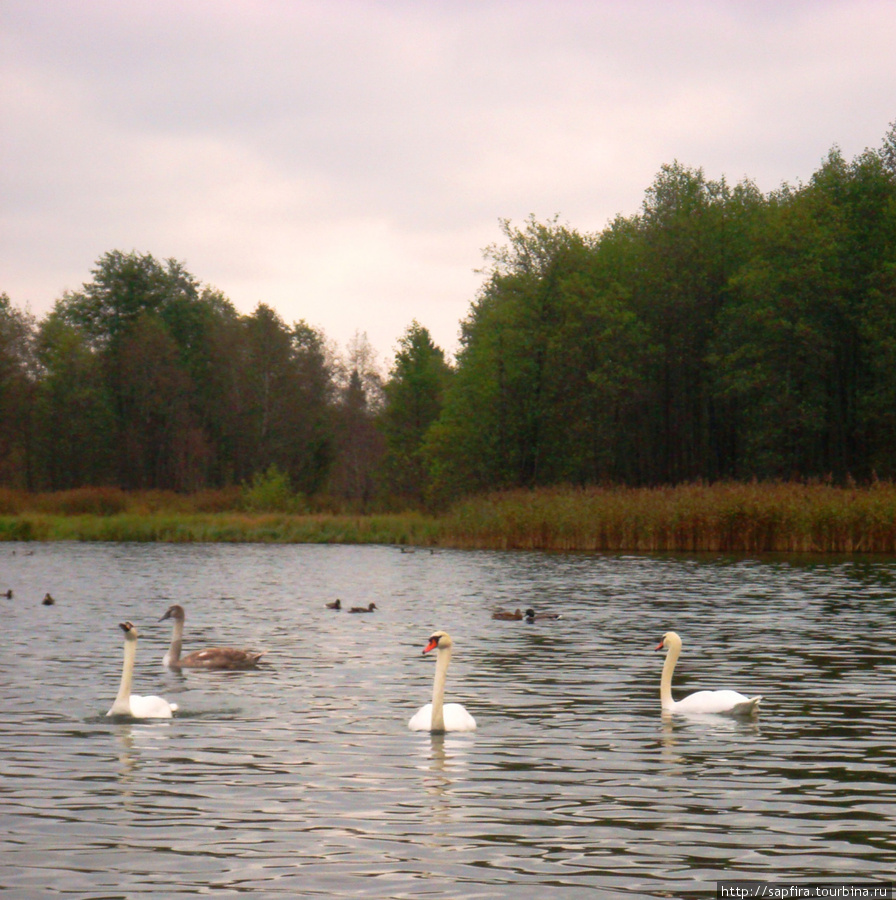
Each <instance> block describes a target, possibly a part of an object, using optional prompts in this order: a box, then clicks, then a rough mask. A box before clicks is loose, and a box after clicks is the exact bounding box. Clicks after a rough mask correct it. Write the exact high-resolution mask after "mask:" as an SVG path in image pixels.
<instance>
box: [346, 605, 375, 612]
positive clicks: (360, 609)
mask: <svg viewBox="0 0 896 900" xmlns="http://www.w3.org/2000/svg"><path fill="white" fill-rule="evenodd" d="M375 609H376V604H375V603H371V604H369V605H368V606H353V607H352V608H351V609H350V610H349V612H350V613H369V612H373V611H374V610H375Z"/></svg>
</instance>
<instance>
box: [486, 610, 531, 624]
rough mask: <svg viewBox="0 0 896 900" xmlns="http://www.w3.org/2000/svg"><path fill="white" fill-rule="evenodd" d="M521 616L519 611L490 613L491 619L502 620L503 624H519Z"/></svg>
mask: <svg viewBox="0 0 896 900" xmlns="http://www.w3.org/2000/svg"><path fill="white" fill-rule="evenodd" d="M522 617H523V614H522V612H521V611H520V610H516V611H515V612H508V611H507V610H506V609H499V610H496V611H495V612H493V613H492V618H493V619H502V620H503V621H505V622H519V620H520V619H522Z"/></svg>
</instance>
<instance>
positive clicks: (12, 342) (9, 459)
mask: <svg viewBox="0 0 896 900" xmlns="http://www.w3.org/2000/svg"><path fill="white" fill-rule="evenodd" d="M35 380H36V373H35V363H34V319H33V317H32V316H30V315H28V314H27V313H24V312H21V311H19V310H17V309H15V308H14V307H13V306H12V303H11V301H10V299H9V296H8V295H7V294H5V293H3V294H0V484H4V485H7V486H10V487H17V488H26V487H31V486H32V483H33V473H32V471H31V465H30V454H29V443H30V440H29V439H30V435H31V432H32V428H33V422H32V416H31V409H32V402H33V396H34V389H35Z"/></svg>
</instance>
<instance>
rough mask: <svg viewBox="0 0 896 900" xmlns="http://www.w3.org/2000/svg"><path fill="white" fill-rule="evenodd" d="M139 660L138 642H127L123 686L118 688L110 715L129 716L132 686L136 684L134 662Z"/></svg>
mask: <svg viewBox="0 0 896 900" xmlns="http://www.w3.org/2000/svg"><path fill="white" fill-rule="evenodd" d="M136 659H137V642H136V641H129V640H125V642H124V665H123V666H122V669H121V684H120V685H119V687H118V696H117V697H116V698H115V702H114V703H113V704H112V709H111V710H109V712H110V713H118V714H125V715H128V714H130V712H131V686H132V685H133V683H134V662H135V660H136Z"/></svg>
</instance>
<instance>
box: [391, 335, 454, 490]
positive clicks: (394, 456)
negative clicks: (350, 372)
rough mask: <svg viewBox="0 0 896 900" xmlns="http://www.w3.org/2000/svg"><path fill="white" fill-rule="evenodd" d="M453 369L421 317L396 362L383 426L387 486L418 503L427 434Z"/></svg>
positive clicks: (423, 487)
mask: <svg viewBox="0 0 896 900" xmlns="http://www.w3.org/2000/svg"><path fill="white" fill-rule="evenodd" d="M450 377H451V367H450V366H449V365H448V363H447V361H446V360H445V353H444V351H443V350H442V349H441V348H439V347H437V346H436V345H435V344H434V343H433V341H432V337H431V336H430V333H429V331H427V329H426V328H424V327H423V326H422V325H420V324H419V323H418V322H417V321H416V320H415V321H413V322H412V323H411V325H410V326H409V327H408V329H407V331H406V332H405V333H404V335H403V336H402V337H401V338H400V339H399V346H398V351H397V353H396V354H395V363H394V365H393V368H392V371H391V373H390V376H389V380H388V381H387V382H386V384H385V386H384V394H385V404H384V407H383V410H382V413H381V414H380V417H379V427H380V431H381V432H382V434H383V437H384V438H385V442H386V454H385V457H384V460H383V477H384V480H385V485H386V488H387V490H388V491H389V492H390V493H391V494H393V495H396V496H398V497H402V498H406V499H407V500H409V501H410V502H412V503H415V504H419V503H420V502H422V500H423V498H424V495H425V490H426V481H427V475H426V463H425V459H424V457H423V454H422V448H423V442H424V439H425V437H426V433H427V431H428V430H429V428H430V426H431V425H432V424H433V422H434V421H435V420H436V419H437V418H438V416H439V414H440V413H441V411H442V403H443V397H444V393H445V390H446V388H447V385H448V382H449V379H450Z"/></svg>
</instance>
